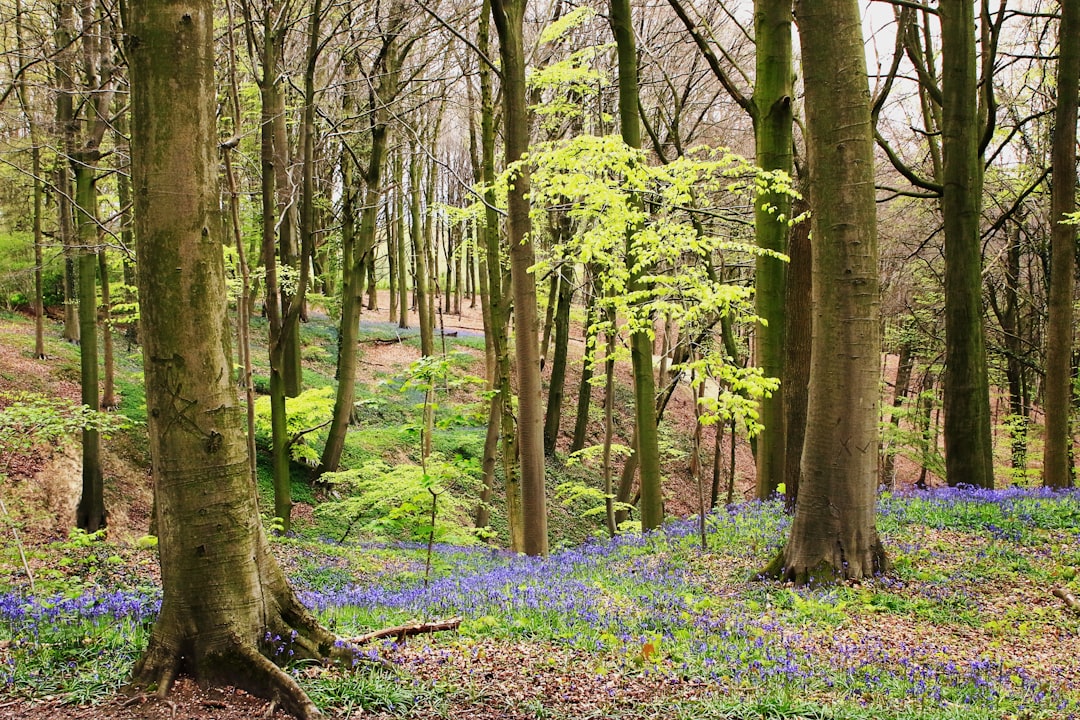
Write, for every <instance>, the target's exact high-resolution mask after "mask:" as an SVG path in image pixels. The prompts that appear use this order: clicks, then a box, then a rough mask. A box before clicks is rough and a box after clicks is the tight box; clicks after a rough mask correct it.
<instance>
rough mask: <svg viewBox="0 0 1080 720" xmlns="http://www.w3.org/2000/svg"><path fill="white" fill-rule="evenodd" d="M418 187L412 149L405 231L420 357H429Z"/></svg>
mask: <svg viewBox="0 0 1080 720" xmlns="http://www.w3.org/2000/svg"><path fill="white" fill-rule="evenodd" d="M421 187H422V185H421V177H420V150H419V148H417V147H413V149H412V156H411V157H410V159H409V191H410V198H409V199H410V202H409V210H410V228H409V229H410V232H411V235H412V248H413V259H414V260H415V262H416V280H415V282H414V285H413V289H414V290H415V292H416V311H417V315H418V316H419V321H420V354H421V355H423V356H424V357H430V356H432V355H434V354H435V327H434V324H433V323H432V319H431V303H430V302H429V298H428V296H429V295H430V294H431V289H430V288H431V286H430V285H429V284H428V279H429V273H428V262H427V261H428V254H427V249H426V248H425V247H424V245H425V243H424V223H423V219H422V213H421V200H422V195H421Z"/></svg>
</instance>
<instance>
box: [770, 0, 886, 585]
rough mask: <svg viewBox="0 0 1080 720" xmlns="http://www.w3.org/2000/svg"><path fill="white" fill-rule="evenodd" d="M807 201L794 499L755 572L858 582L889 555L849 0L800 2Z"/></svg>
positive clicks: (867, 159)
mask: <svg viewBox="0 0 1080 720" xmlns="http://www.w3.org/2000/svg"><path fill="white" fill-rule="evenodd" d="M795 10H796V17H798V19H799V38H800V40H801V43H802V54H803V72H804V74H805V87H806V134H807V148H808V151H809V152H808V155H809V161H810V204H811V207H813V208H814V215H813V219H812V231H811V232H812V234H813V237H814V238H815V240H814V243H813V247H812V253H813V269H814V288H813V340H812V352H811V360H810V389H811V392H810V396H809V404H808V408H807V423H806V438H805V444H804V449H803V457H802V477H801V479H800V484H799V502H798V505H797V507H796V508H795V518H794V521H793V522H792V526H791V533H790V536H789V538H788V542H787V545H786V546H785V548H784V549H783V551H782V552H781V553H780V554H779V555H778V556H777V557H776V558H775V559H774V560H773V562H772V563H771V564H770V565H769V567H768V568H767V569H766V570H765V573H764V574H765V575H768V576H773V577H779V578H782V579H786V580H790V581H793V582H795V583H796V584H817V583H821V582H832V581H837V580H844V579H858V578H862V577H868V576H871V575H873V574H875V573H877V572H881V571H883V570H884V569H886V567H887V560H886V557H885V553H884V550H883V548H882V546H881V542H880V540H879V539H878V535H877V531H876V529H875V524H874V521H875V515H874V513H875V500H876V490H877V471H878V468H877V464H878V442H879V431H878V422H879V405H880V388H879V384H880V379H881V368H880V352H881V338H880V332H881V331H880V326H879V312H880V299H879V296H878V294H879V291H878V252H877V222H876V215H877V212H876V207H875V197H874V153H873V148H874V140H873V128H872V124H871V119H870V103H869V92H868V87H867V76H866V60H865V56H864V50H863V41H862V25H861V19H860V16H859V5H858V2H857V0H798V2H796V4H795Z"/></svg>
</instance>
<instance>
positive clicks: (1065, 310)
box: [1043, 0, 1080, 488]
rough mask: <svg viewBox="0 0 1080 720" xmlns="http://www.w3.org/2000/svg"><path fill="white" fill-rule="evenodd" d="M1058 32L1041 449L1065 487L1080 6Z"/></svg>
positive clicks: (1068, 11)
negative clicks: (1070, 221) (1068, 222)
mask: <svg viewBox="0 0 1080 720" xmlns="http://www.w3.org/2000/svg"><path fill="white" fill-rule="evenodd" d="M1060 4H1061V26H1060V29H1059V31H1058V43H1059V46H1060V56H1059V59H1058V81H1057V102H1058V105H1057V110H1056V112H1055V115H1054V128H1055V129H1054V136H1053V137H1054V145H1053V151H1052V167H1053V170H1052V172H1053V188H1052V191H1051V193H1052V194H1051V200H1050V222H1051V231H1050V245H1051V255H1052V256H1051V262H1050V300H1049V308H1048V309H1049V313H1050V321H1049V327H1048V328H1047V332H1046V337H1047V351H1046V444H1045V445H1044V451H1043V483H1044V484H1045V485H1046V486H1047V487H1055V488H1064V487H1069V486H1071V485H1072V484H1073V477H1074V470H1073V461H1072V458H1071V456H1070V452H1069V451H1070V450H1071V448H1072V433H1071V431H1070V422H1069V421H1070V411H1071V409H1072V398H1073V392H1072V382H1071V381H1072V378H1071V375H1070V373H1071V368H1070V357H1071V354H1072V346H1073V332H1074V331H1073V310H1072V303H1073V282H1074V281H1073V271H1074V267H1075V261H1076V260H1075V252H1076V226H1075V225H1066V224H1064V223H1063V222H1062V220H1063V219H1064V216H1065V215H1066V214H1067V213H1071V212H1073V211H1074V210H1075V209H1076V184H1077V179H1076V112H1077V110H1076V106H1077V83H1078V80H1077V76H1078V74H1080V6H1078V5H1077V3H1076V2H1073V1H1071V0H1061V3H1060Z"/></svg>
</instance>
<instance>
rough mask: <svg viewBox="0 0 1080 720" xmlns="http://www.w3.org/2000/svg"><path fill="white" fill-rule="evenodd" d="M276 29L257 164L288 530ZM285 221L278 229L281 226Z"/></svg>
mask: <svg viewBox="0 0 1080 720" xmlns="http://www.w3.org/2000/svg"><path fill="white" fill-rule="evenodd" d="M278 32H280V31H275V28H274V27H273V26H272V25H271V24H270V23H269V22H266V24H265V25H264V34H263V57H262V63H263V67H262V78H261V80H260V83H259V90H260V93H261V99H262V115H261V118H260V121H261V123H260V140H261V145H260V160H261V164H262V184H261V191H262V193H261V200H262V262H263V267H264V269H265V273H266V281H265V282H266V318H267V325H268V326H269V332H268V337H269V341H268V344H269V355H270V382H269V386H270V387H269V395H270V428H271V430H270V436H271V441H270V442H271V459H272V465H273V483H274V516H275V517H277V518H280V520H281V530H282V531H283V532H288V531H289V529H290V521H291V516H292V478H291V474H290V467H289V453H288V447H287V445H288V434H287V432H286V418H285V396H286V387H285V385H286V383H285V379H284V373H285V369H284V365H285V348H286V347H287V346H288V342H289V341H288V337H287V334H288V332H289V331H290V330H291V329H292V325H291V324H290V323H288V322H287V320H288V316H289V314H290V313H289V304H288V302H287V301H286V300H285V296H284V294H283V293H282V290H281V286H280V284H279V282H278V271H277V268H278V257H277V249H278V247H277V226H278V223H277V217H278V209H277V205H278V197H277V196H278V192H277V177H278V175H279V174H280V173H279V172H278V171H277V168H276V165H278V164H279V163H280V162H281V161H282V159H281V158H280V157H279V156H278V153H277V152H276V147H275V145H276V143H275V137H274V135H275V128H274V124H275V114H276V113H277V111H278V107H279V102H278V99H277V95H278V94H279V93H280V88H278V86H277V82H278V79H277V65H278V44H279V42H280V40H279V37H278V35H277V33H278ZM285 224H286V222H285V221H284V220H283V221H282V223H281V225H282V227H284V226H285Z"/></svg>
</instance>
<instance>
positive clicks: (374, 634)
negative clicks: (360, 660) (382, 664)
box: [345, 617, 461, 645]
mask: <svg viewBox="0 0 1080 720" xmlns="http://www.w3.org/2000/svg"><path fill="white" fill-rule="evenodd" d="M459 625H461V618H459V617H454V618H450V619H449V620H437V621H435V622H428V623H422V622H419V621H413V622H409V623H405V624H404V625H396V626H394V627H388V628H383V629H381V630H373V631H371V632H369V633H365V634H363V635H359V636H357V637H354V638H348V639H347V640H346V641H345V642H347V643H349V644H352V645H366V644H367V643H369V642H373V641H375V640H381V639H382V638H387V637H396V638H397V639H398V642H401V641H402V640H404V639H405V638H407V637H409V636H411V635H424V634H427V633H435V632H443V631H444V630H456V629H457V628H458V626H459Z"/></svg>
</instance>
